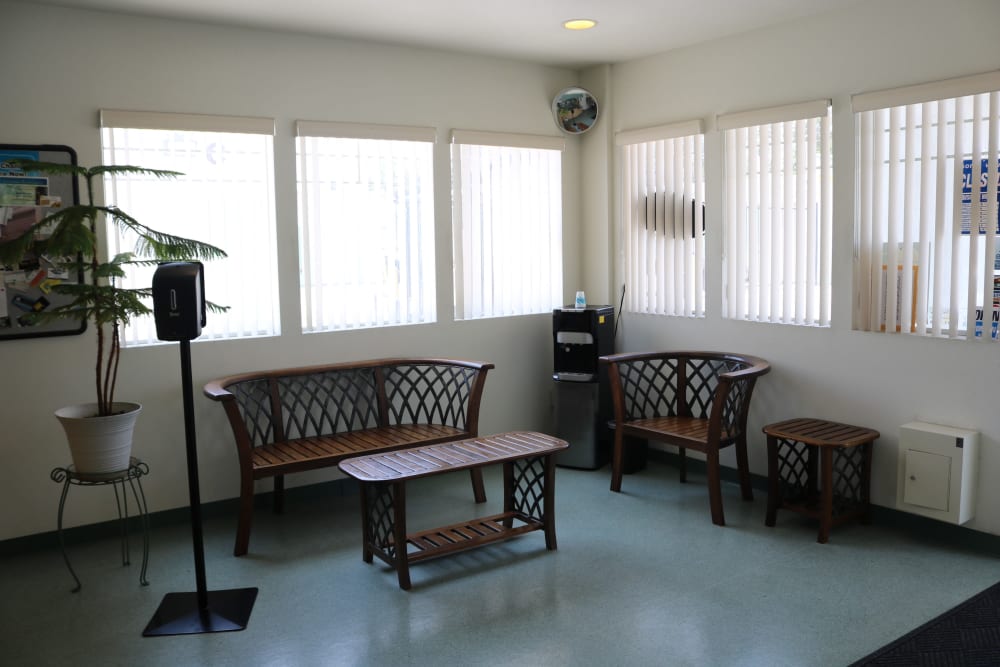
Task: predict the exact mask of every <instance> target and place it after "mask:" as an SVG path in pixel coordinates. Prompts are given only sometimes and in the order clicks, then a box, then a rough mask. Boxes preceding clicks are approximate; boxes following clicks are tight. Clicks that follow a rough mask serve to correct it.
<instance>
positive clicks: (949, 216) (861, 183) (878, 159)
mask: <svg viewBox="0 0 1000 667" xmlns="http://www.w3.org/2000/svg"><path fill="white" fill-rule="evenodd" d="M998 90H1000V72H991V73H988V74H982V75H974V76H969V77H963V78H960V79H951V80H948V81H940V82H935V83H929V84H923V85H919V86H909V87H906V88H897V89H893V90H887V91H879V92H873V93H865V94H862V95H855V96H854V97H853V98H852V100H851V101H852V105H853V108H854V112H855V134H856V138H857V154H858V168H857V192H858V195H857V214H856V223H855V239H856V248H855V267H856V271H855V281H856V282H855V284H856V291H857V299H856V301H855V308H854V328H855V329H860V330H863V331H888V332H899V333H911V334H914V335H920V336H940V337H945V338H966V337H969V336H970V323H972V325H971V330H972V331H971V336H972V337H974V338H975V337H978V338H980V339H982V340H995V339H996V337H997V333H996V332H997V329H996V327H997V319H998V315H1000V312H998V311H1000V255H998V254H997V250H998V249H1000V247H998V244H997V234H998V233H1000V223H998V220H1000V214H998V210H997V209H998V205H997V198H998V193H997V190H998V185H1000V184H998V180H1000V175H998V171H1000V165H998V161H1000V155H998V153H1000V151H998V144H1000V93H998V92H997V91H998ZM974 184H975V185H974ZM889 267H895V270H889ZM988 299H992V303H991V304H990V305H989V307H986V305H985V304H986V303H987V300H988ZM984 311H985V312H990V311H992V312H991V317H990V318H989V319H991V320H992V327H989V326H988V325H987V330H991V331H992V333H991V334H987V335H983V320H984Z"/></svg>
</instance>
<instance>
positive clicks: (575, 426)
mask: <svg viewBox="0 0 1000 667" xmlns="http://www.w3.org/2000/svg"><path fill="white" fill-rule="evenodd" d="M614 313H615V309H614V307H612V306H587V307H585V308H572V307H570V306H566V307H564V308H556V309H555V310H553V311H552V343H553V346H554V347H553V355H552V358H553V369H552V379H553V380H554V382H553V385H554V386H553V398H552V405H553V417H554V420H555V426H554V432H555V435H556V437H559V438H562V439H563V440H566V441H567V442H569V445H570V446H569V449H567V450H565V451H562V452H560V453H559V454H558V455H556V464H557V465H560V466H564V467H567V468H582V469H586V470H594V469H597V468H600V467H602V466H603V465H604V464H605V463H607V462H608V460H609V456H610V452H611V444H612V435H611V430H610V429H609V428H608V426H607V423H608V421H609V420H611V419H614V413H613V412H612V407H611V396H610V393H609V390H608V376H607V370H606V369H602V368H600V364H599V362H598V358H599V357H601V356H602V355H605V354H612V353H613V352H614V344H615V343H614V332H615V323H614V319H615V314H614Z"/></svg>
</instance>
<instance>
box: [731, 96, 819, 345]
mask: <svg viewBox="0 0 1000 667" xmlns="http://www.w3.org/2000/svg"><path fill="white" fill-rule="evenodd" d="M718 127H719V129H720V130H723V131H725V159H726V162H725V165H726V173H725V179H726V209H725V221H726V222H725V238H724V241H723V247H724V257H725V270H724V283H725V289H724V307H723V310H724V314H725V316H726V317H729V318H736V319H747V320H753V321H759V322H780V323H786V324H799V325H817V326H829V324H830V291H831V278H832V276H831V261H832V231H833V224H832V219H833V209H832V184H833V159H832V146H831V129H830V128H831V121H830V101H829V100H817V101H814V102H806V103H803V104H795V105H788V106H782V107H774V108H769V109H760V110H755V111H749V112H741V113H734V114H727V115H722V116H719V117H718Z"/></svg>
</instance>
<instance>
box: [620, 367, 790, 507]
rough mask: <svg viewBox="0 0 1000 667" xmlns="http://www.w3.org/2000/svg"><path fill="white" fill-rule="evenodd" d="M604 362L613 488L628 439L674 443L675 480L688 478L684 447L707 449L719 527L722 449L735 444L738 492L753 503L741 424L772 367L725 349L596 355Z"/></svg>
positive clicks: (710, 494)
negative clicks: (612, 435)
mask: <svg viewBox="0 0 1000 667" xmlns="http://www.w3.org/2000/svg"><path fill="white" fill-rule="evenodd" d="M600 361H601V363H602V364H604V365H606V366H607V370H608V374H609V388H610V391H611V401H612V405H613V406H614V415H615V420H614V422H612V423H611V424H610V426H611V427H612V428H613V429H614V432H615V439H614V454H613V457H612V472H611V490H612V491H616V492H620V491H621V487H622V466H623V460H624V455H623V453H624V448H625V446H626V445H627V444H629V442H628V440H627V437H628V436H633V437H635V438H640V439H643V440H655V441H659V442H664V443H667V444H670V445H675V446H676V447H678V453H679V456H680V479H681V482H686V481H687V465H686V456H685V453H686V450H688V449H693V450H695V451H699V452H702V453H704V454H705V458H706V467H707V474H708V498H709V504H710V505H711V509H712V523H714V524H716V525H719V526H724V525H725V518H724V516H723V512H722V487H721V479H720V476H719V451H720V450H721V449H723V448H725V447H729V446H730V445H734V446H735V448H736V463H737V467H738V469H739V479H740V489H741V491H742V495H743V499H744V500H753V491H752V489H751V488H750V469H749V463H748V461H747V441H746V426H747V414H748V412H749V411H750V396H751V395H752V394H753V388H754V384H755V383H756V381H757V378H758V377H760V376H761V375H764V374H765V373H767V372H768V371H769V370H770V369H771V367H770V365H769V364H768V363H767V362H766V361H764V360H763V359H760V358H758V357H752V356H749V355H744V354H728V353H723V352H643V353H623V354H613V355H608V356H604V357H601V358H600Z"/></svg>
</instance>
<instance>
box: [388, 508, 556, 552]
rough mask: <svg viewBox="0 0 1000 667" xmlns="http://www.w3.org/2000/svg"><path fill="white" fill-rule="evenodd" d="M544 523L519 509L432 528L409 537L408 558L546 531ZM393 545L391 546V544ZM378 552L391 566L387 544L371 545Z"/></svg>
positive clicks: (466, 548)
mask: <svg viewBox="0 0 1000 667" xmlns="http://www.w3.org/2000/svg"><path fill="white" fill-rule="evenodd" d="M544 529H545V524H543V523H542V522H541V521H537V520H535V519H531V518H530V517H527V516H525V515H524V514H521V513H520V512H503V513H501V514H493V515H491V516H484V517H478V518H475V519H470V520H468V521H463V522H461V523H455V524H452V525H450V526H442V527H440V528H430V529H428V530H424V531H421V532H419V533H412V534H409V535H407V536H406V561H407V562H408V563H418V562H420V561H424V560H429V559H431V558H437V557H439V556H445V555H448V554H453V553H457V552H460V551H467V550H469V549H475V548H478V547H481V546H485V545H487V544H493V543H495V542H503V541H504V540H509V539H511V538H514V537H518V536H519V535H523V534H525V533H530V532H532V531H535V530H544ZM389 546H390V547H391V545H389ZM372 548H373V550H374V553H375V555H377V556H379V557H380V558H381V559H382V560H384V561H385V562H387V563H388V564H390V565H393V564H394V563H393V562H392V560H391V559H390V558H387V557H386V552H388V551H391V548H390V549H387V548H386V546H385V545H377V544H376V545H372Z"/></svg>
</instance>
